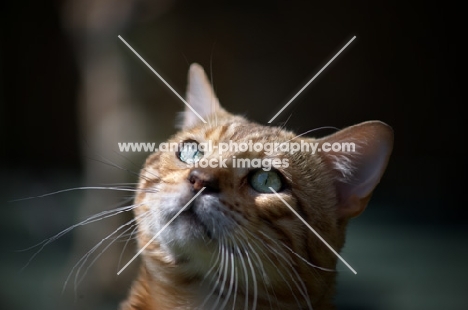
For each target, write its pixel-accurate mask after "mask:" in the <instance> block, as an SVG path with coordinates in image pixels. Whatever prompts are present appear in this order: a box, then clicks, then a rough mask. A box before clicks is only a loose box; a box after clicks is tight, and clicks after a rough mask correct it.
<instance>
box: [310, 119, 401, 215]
mask: <svg viewBox="0 0 468 310" xmlns="http://www.w3.org/2000/svg"><path fill="white" fill-rule="evenodd" d="M317 142H319V143H320V144H319V145H320V147H321V148H322V152H321V155H322V156H323V158H324V160H325V162H326V164H327V165H328V166H329V167H331V169H332V170H333V173H334V177H335V186H336V190H337V194H338V200H339V203H338V210H337V212H338V216H339V217H341V218H351V217H355V216H358V215H359V214H360V213H361V212H362V211H364V209H365V208H366V206H367V203H368V201H369V199H370V196H371V194H372V191H373V190H374V188H375V187H376V186H377V184H378V183H379V181H380V178H381V177H382V175H383V173H384V171H385V168H386V167H387V163H388V160H389V157H390V153H391V152H392V148H393V130H392V128H391V127H390V126H388V125H387V124H385V123H382V122H380V121H369V122H364V123H361V124H358V125H355V126H351V127H348V128H345V129H343V130H340V131H338V132H337V133H335V134H332V135H330V136H328V137H325V138H322V139H319V140H318V141H317ZM325 143H329V144H325ZM353 144H354V151H353V150H352V147H353ZM347 146H350V147H351V149H347ZM324 147H327V149H331V151H330V152H324V150H323V148H324Z"/></svg>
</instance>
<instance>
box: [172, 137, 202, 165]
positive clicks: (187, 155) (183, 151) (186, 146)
mask: <svg viewBox="0 0 468 310" xmlns="http://www.w3.org/2000/svg"><path fill="white" fill-rule="evenodd" d="M203 155H204V153H203V152H202V151H200V150H199V149H198V142H196V141H193V140H190V141H185V142H182V144H181V145H180V147H179V152H178V157H179V159H180V160H181V161H182V162H184V163H187V164H193V163H196V162H197V161H199V160H200V159H202V158H203Z"/></svg>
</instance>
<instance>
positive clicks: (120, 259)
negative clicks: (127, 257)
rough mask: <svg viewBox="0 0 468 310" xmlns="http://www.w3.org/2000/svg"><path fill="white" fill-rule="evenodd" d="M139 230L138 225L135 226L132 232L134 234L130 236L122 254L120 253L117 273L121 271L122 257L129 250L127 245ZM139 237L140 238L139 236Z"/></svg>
mask: <svg viewBox="0 0 468 310" xmlns="http://www.w3.org/2000/svg"><path fill="white" fill-rule="evenodd" d="M137 229H138V225H136V226H135V228H134V229H133V230H132V233H131V234H130V236H129V237H128V238H127V241H126V242H125V245H124V247H123V249H122V252H120V256H119V262H118V263H117V271H119V270H120V263H121V262H122V257H123V254H124V252H125V249H126V248H127V245H128V243H129V242H130V240H132V236H133V234H134V233H135V231H136V230H137ZM137 237H138V236H137Z"/></svg>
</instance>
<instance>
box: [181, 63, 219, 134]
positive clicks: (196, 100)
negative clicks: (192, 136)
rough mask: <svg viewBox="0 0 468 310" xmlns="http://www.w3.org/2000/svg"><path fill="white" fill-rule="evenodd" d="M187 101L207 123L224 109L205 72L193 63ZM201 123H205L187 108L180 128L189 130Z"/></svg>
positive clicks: (189, 76) (190, 70)
mask: <svg viewBox="0 0 468 310" xmlns="http://www.w3.org/2000/svg"><path fill="white" fill-rule="evenodd" d="M186 99H187V102H188V104H190V106H191V107H192V108H193V109H194V110H195V111H196V112H197V113H198V114H199V115H200V116H201V117H202V118H203V119H205V121H207V118H208V117H209V116H210V115H211V114H213V113H218V112H219V111H220V110H221V109H222V108H221V106H220V104H219V101H218V98H217V97H216V94H215V92H214V90H213V87H212V86H211V83H210V81H209V80H208V77H207V76H206V73H205V71H204V70H203V68H202V66H200V65H199V64H197V63H193V64H192V65H191V66H190V69H189V73H188V86H187V96H186ZM201 122H203V121H202V120H201V119H200V118H199V117H198V116H197V115H196V114H195V113H194V112H193V111H192V110H191V109H190V108H189V107H185V111H184V112H183V115H182V122H181V124H180V125H179V127H181V128H183V129H188V128H191V127H193V126H195V125H198V124H199V123H201Z"/></svg>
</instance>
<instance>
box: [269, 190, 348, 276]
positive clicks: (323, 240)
mask: <svg viewBox="0 0 468 310" xmlns="http://www.w3.org/2000/svg"><path fill="white" fill-rule="evenodd" d="M269 188H270V190H271V191H272V192H273V193H275V194H276V196H278V198H279V199H280V200H281V201H282V202H283V203H284V204H285V205H286V206H287V207H288V208H289V209H291V211H292V213H294V214H295V215H296V216H297V217H298V218H299V219H300V220H301V221H302V222H303V223H304V224H305V225H306V226H307V228H309V229H310V230H311V231H312V232H313V233H314V234H315V235H316V236H317V237H318V238H319V239H320V241H322V242H323V243H324V244H325V245H326V246H327V247H328V248H329V249H330V250H331V251H332V252H333V254H335V255H336V256H337V257H338V258H339V259H340V260H341V261H342V262H343V263H344V264H345V265H346V266H347V267H348V268H349V269H350V270H351V271H352V272H354V274H357V272H356V270H354V269H353V267H351V266H350V265H349V264H348V263H347V262H346V261H345V260H344V259H343V257H341V256H340V254H338V253H337V252H336V251H335V250H334V249H333V248H332V247H331V246H330V245H329V244H328V243H327V242H326V241H325V239H323V238H322V236H320V235H319V233H318V232H316V231H315V229H313V228H312V226H310V225H309V224H308V223H307V222H306V221H305V220H304V219H303V218H302V217H301V216H300V215H299V213H297V212H296V210H294V209H293V208H292V207H291V206H290V205H289V204H288V203H287V202H286V201H285V200H284V199H283V198H281V196H280V195H279V194H278V193H277V192H276V191H275V190H274V189H273V188H271V187H269Z"/></svg>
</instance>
